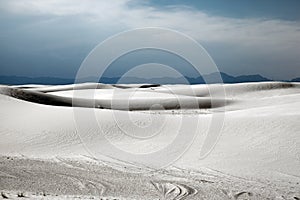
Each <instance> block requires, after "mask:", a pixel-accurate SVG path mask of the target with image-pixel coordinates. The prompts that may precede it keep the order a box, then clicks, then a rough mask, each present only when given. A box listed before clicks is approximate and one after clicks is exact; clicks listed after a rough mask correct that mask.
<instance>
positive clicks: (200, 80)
mask: <svg viewBox="0 0 300 200" xmlns="http://www.w3.org/2000/svg"><path fill="white" fill-rule="evenodd" d="M220 75H221V78H222V79H223V83H243V82H262V81H272V80H270V79H268V78H265V77H263V76H261V75H259V74H256V75H243V76H231V75H228V74H226V73H223V72H221V73H220ZM91 80H95V78H85V79H81V80H79V82H89V81H91ZM218 80H219V79H218V73H212V74H207V75H204V76H203V77H197V78H191V77H180V78H174V77H162V78H150V79H146V78H137V77H121V78H120V77H113V78H109V77H102V78H101V79H100V80H99V82H101V83H107V84H115V83H118V82H119V83H150V84H187V83H189V84H204V83H206V82H208V83H219V82H220V81H218ZM286 81H287V82H290V81H292V82H300V78H295V79H292V80H286ZM72 83H74V79H67V78H53V77H36V78H31V77H25V76H0V84H7V85H21V84H44V85H60V84H72Z"/></svg>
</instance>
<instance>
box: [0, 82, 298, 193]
mask: <svg viewBox="0 0 300 200" xmlns="http://www.w3.org/2000/svg"><path fill="white" fill-rule="evenodd" d="M122 86H123V87H124V85H122ZM22 87H26V86H22ZM125 87H126V85H125ZM138 87H140V85H130V86H128V88H126V89H122V88H120V87H116V86H113V85H104V84H97V85H95V84H83V85H76V86H75V89H76V93H75V95H76V97H77V98H78V99H79V100H80V102H79V104H78V105H79V106H80V107H81V108H76V109H77V110H78V109H79V110H80V112H79V113H81V112H82V113H85V112H86V111H92V112H93V113H95V117H96V119H97V120H98V122H99V123H100V127H101V128H102V130H103V133H102V134H106V137H107V139H108V140H109V142H110V143H111V144H114V145H117V147H118V148H119V149H121V150H123V151H126V152H130V153H136V154H140V153H149V152H155V151H158V150H161V149H163V148H164V147H165V146H166V145H168V144H171V143H172V141H173V140H174V139H175V138H176V134H174V133H176V131H177V130H178V128H179V127H180V120H181V117H182V115H185V116H188V117H189V119H190V120H191V121H193V120H198V119H199V120H200V124H199V127H198V129H197V132H198V134H197V137H196V139H195V141H194V142H193V144H192V146H191V148H190V149H189V150H188V151H187V152H185V154H184V155H183V156H182V157H181V158H180V159H179V160H177V161H176V162H175V163H172V167H169V168H168V170H167V171H164V170H162V171H161V170H160V172H159V173H158V174H156V175H155V176H154V177H155V178H154V179H156V180H159V181H158V182H159V183H161V182H164V181H163V180H164V179H165V176H166V174H171V175H168V177H167V183H165V182H164V184H163V186H159V185H157V184H152V183H151V181H152V180H153V178H147V177H148V176H147V175H145V176H143V178H144V181H148V184H146V185H144V186H136V184H134V183H136V182H137V181H140V180H139V178H137V177H135V176H134V175H132V174H130V173H126V172H119V173H120V175H119V176H118V177H115V178H118V180H120V184H119V185H118V184H117V183H115V187H121V182H122V184H123V183H125V184H128V185H127V186H128V188H127V190H136V191H137V190H138V191H139V192H136V193H134V192H133V193H132V194H136V195H135V196H130V195H129V194H127V193H126V192H125V190H124V191H123V190H120V189H118V191H119V192H116V191H114V192H113V191H111V192H107V193H105V196H107V197H108V196H111V197H112V198H113V197H118V198H119V199H122V198H124V199H126V198H129V199H131V198H133V199H149V198H150V199H155V197H156V196H155V195H154V193H153V192H154V191H156V192H158V194H159V193H160V192H159V191H160V188H161V187H163V188H168V187H170V188H171V189H170V190H171V191H173V190H172V188H175V189H174V191H173V192H171V196H170V197H168V198H169V199H172V198H173V199H174V198H175V197H174V196H173V197H172V194H173V193H174V192H175V191H176V190H189V189H187V188H185V189H184V188H181V189H180V187H181V186H179V185H178V184H180V183H182V184H183V185H185V186H193V187H192V188H193V189H195V190H197V194H193V192H192V191H188V192H187V195H188V196H189V195H190V196H189V197H188V198H187V199H199V198H200V196H202V197H203V198H204V197H206V198H204V199H210V198H213V197H214V198H215V199H226V198H228V199H234V198H236V199H237V198H250V197H252V198H254V199H255V198H256V199H265V198H270V199H275V198H278V199H293V198H294V199H296V198H297V197H299V196H300V185H299V182H300V167H299V166H300V148H299V147H300V123H299V121H300V84H297V83H280V82H266V83H243V84H226V85H224V88H225V91H226V101H224V102H222V100H220V102H218V104H217V105H216V106H212V105H211V104H210V96H209V91H208V89H207V86H205V85H194V86H192V89H191V87H189V86H184V85H173V86H172V85H168V86H165V87H150V88H138ZM212 87H215V88H216V90H214V92H215V93H218V85H215V86H212ZM10 88H13V89H7V87H6V86H2V87H1V88H0V91H1V92H0V93H3V94H4V95H0V106H1V108H0V117H1V125H0V154H1V155H3V156H8V155H10V156H12V155H13V156H18V157H20V156H23V160H22V162H25V163H26V165H25V166H24V163H23V164H21V166H22V167H23V168H24V169H25V170H28V169H29V170H30V167H28V166H27V164H28V163H29V164H28V165H30V164H32V163H35V162H36V161H34V160H32V159H43V160H46V161H45V162H54V163H56V162H58V163H62V162H61V161H60V160H57V158H63V159H71V160H74V162H75V161H78V160H82V162H87V161H86V160H89V159H87V156H90V153H93V154H94V155H97V156H98V157H100V158H101V160H102V161H103V162H110V163H111V162H112V163H115V164H114V165H113V166H114V167H116V169H114V170H119V169H121V168H123V166H124V165H123V164H124V163H123V164H121V163H122V162H126V161H127V160H126V158H124V160H120V159H119V158H118V160H114V158H108V157H107V156H105V155H103V156H101V152H99V151H98V149H97V147H99V145H104V141H102V140H101V138H102V136H101V135H99V131H98V130H97V128H96V127H94V126H93V125H91V126H87V128H86V129H84V131H83V130H82V129H78V127H77V126H76V122H75V120H74V112H73V111H74V110H73V108H72V107H69V104H70V103H72V97H73V91H72V89H73V88H74V86H73V85H72V86H44V87H43V86H40V85H39V86H37V87H34V86H30V88H28V89H22V88H21V87H10ZM16 88H19V90H18V91H17V92H15V89H16ZM93 88H97V90H96V92H95V95H94V91H93V90H92V89H93ZM12 90H13V91H14V93H13V94H14V95H13V96H14V97H17V98H18V97H20V99H25V100H27V101H24V100H20V99H17V98H12V97H9V95H10V94H11V91H12ZM24 90H26V91H25V93H24V92H23V91H24ZM8 91H10V92H8ZM32 92H33V93H32ZM40 94H42V95H40ZM40 96H41V97H42V98H43V99H44V100H43V104H38V103H33V102H30V101H29V100H32V99H33V101H34V102H36V99H39V98H40ZM33 97H34V98H33ZM112 97H113V98H114V99H115V101H114V105H115V106H111V105H110V100H111V99H112ZM128 97H130V98H129V104H130V106H131V107H130V110H137V111H121V110H126V109H125V108H126V106H127V102H126V103H124V101H125V100H126V101H127V99H128ZM90 98H96V103H97V105H100V106H99V107H103V108H109V109H93V108H88V107H91V102H94V101H91V102H89V100H90ZM49 99H52V100H53V99H54V101H52V100H51V101H48V100H49ZM178 100H179V101H178ZM38 101H39V100H38ZM48 102H50V104H51V103H52V102H55V103H56V105H57V106H53V105H45V104H47V103H48ZM61 102H63V104H61V105H60V103H61ZM87 102H88V103H87ZM179 102H183V104H184V108H185V109H182V108H181V109H180V106H179ZM64 103H65V104H64ZM194 103H195V104H194ZM223 103H224V104H223ZM153 104H161V105H163V106H165V109H169V110H162V109H161V107H159V106H158V107H157V106H156V107H154V110H152V111H150V112H148V111H146V110H148V109H149V108H151V106H152V105H153ZM196 104H197V106H199V107H200V109H195V107H194V105H196ZM190 105H192V106H190ZM111 108H113V109H115V110H112V109H111ZM152 108H153V107H152ZM223 109H225V110H226V112H225V120H224V126H223V129H222V131H221V134H220V137H219V139H218V142H217V144H216V146H215V148H214V149H213V150H212V151H211V153H210V154H209V155H208V156H207V157H205V158H204V159H200V158H199V156H200V153H199V151H200V149H201V146H202V143H203V139H204V138H205V133H206V131H207V129H208V126H209V123H210V121H211V119H212V115H213V114H215V113H219V112H223ZM76 112H77V111H76ZM116 116H117V120H118V122H119V124H118V126H116V123H115V119H116ZM129 119H130V120H129ZM132 122H134V124H137V125H139V126H140V127H141V128H140V129H139V128H135V127H134V126H132ZM151 122H152V124H151ZM87 124H88V122H87ZM149 124H150V125H149ZM162 124H164V126H162ZM148 125H149V127H147V126H148ZM191 126H192V125H191ZM143 127H144V128H143ZM157 127H159V128H160V129H159V130H158V129H157ZM193 128H194V127H191V129H193ZM78 131H79V132H78ZM124 131H125V132H126V133H129V134H130V136H128V135H126V134H124V133H123V132H124ZM156 131H159V132H160V134H159V136H157V137H154V138H151V139H150V140H147V141H141V140H139V139H137V138H132V137H131V136H134V137H147V136H149V135H151V134H152V132H156ZM184 134H186V135H188V134H191V133H189V132H188V131H187V132H186V133H184ZM79 136H81V137H82V136H84V137H83V141H84V142H85V145H83V144H82V141H81V140H80V138H79ZM86 143H88V144H86ZM86 147H89V149H88V150H87V149H86ZM175 149H176V148H175ZM172 153H174V152H170V153H169V156H172ZM175 153H176V152H175ZM24 158H26V159H25V161H24ZM2 160H5V157H3V159H2ZM14 160H17V161H12V162H14V164H13V165H18V164H20V162H21V161H19V160H18V159H14ZM47 160H48V161H47ZM78 162H79V161H78ZM2 163H5V164H1V169H3V170H1V172H3V173H6V174H10V175H13V176H17V177H18V176H21V175H20V174H22V173H16V171H15V170H13V171H9V170H8V168H7V165H8V164H7V163H6V162H2ZM58 165H60V164H58ZM5 166H6V167H5ZM71 166H73V165H71ZM88 166H89V165H88V164H86V163H85V164H84V168H88ZM126 166H127V165H126ZM22 167H21V168H22ZM64 167H65V168H66V169H65V168H59V170H66V171H68V170H67V169H68V167H66V166H64ZM114 167H113V168H114ZM127 167H128V166H127ZM147 167H152V166H145V168H144V169H140V171H142V172H145V170H146V169H147ZM99 168H100V169H99V170H100V171H101V170H103V168H101V166H99ZM173 168H175V169H177V170H178V169H180V173H179V172H177V171H176V173H175V172H174V171H172V170H171V169H173ZM133 169H134V171H138V168H133ZM47 170H48V171H50V172H53V173H57V170H58V169H56V168H53V169H52V168H51V169H47ZM37 171H38V170H37ZM112 172H114V171H112ZM72 173H74V174H76V173H77V172H76V171H74V172H72ZM88 173H89V172H82V171H81V172H80V175H78V176H79V178H82V177H85V176H86V174H88ZM99 173H101V172H99ZM114 173H116V172H114ZM174 173H175V175H174ZM193 174H195V177H196V178H195V177H194V176H193ZM200 174H204V175H203V176H205V177H207V176H209V177H210V176H212V177H214V178H213V182H214V183H213V184H212V185H209V183H206V184H204V185H203V184H200V182H199V180H200V178H199V177H198V176H200ZM209 174H211V175H209ZM23 176H24V174H23ZM178 176H180V177H182V178H183V179H184V181H182V178H178ZM3 177H6V178H3V179H2V178H1V180H0V189H1V188H4V189H5V191H6V193H12V194H14V190H16V188H17V187H16V186H15V185H14V182H9V183H8V182H7V180H6V179H7V175H5V176H3ZM176 177H177V178H176ZM198 178H199V179H198ZM202 178H203V177H202ZM54 179H55V181H56V182H57V181H60V180H59V178H57V177H56V178H54ZM100 179H101V177H100ZM106 179H109V176H107V177H106ZM126 180H127V181H126ZM171 180H173V181H171ZM174 181H175V182H174ZM195 181H196V182H197V184H196V182H195ZM47 183H48V182H47ZM172 183H173V186H172ZM1 184H3V185H1ZM4 184H5V186H4ZM26 184H27V185H28V183H26V182H24V185H26ZM49 184H51V181H50V182H49ZM168 184H169V185H168ZM170 184H171V185H170ZM24 185H23V186H19V187H20V188H24V191H29V190H30V191H31V192H39V191H36V190H37V189H38V187H37V186H32V188H31V189H30V187H25V186H24ZM46 185H47V184H46ZM174 185H175V186H174ZM260 187H264V189H262V190H259V188H260ZM44 188H45V190H47V189H48V190H49V192H50V194H49V195H50V196H51V195H52V196H51V198H52V197H53V198H54V195H55V192H54V190H53V189H51V187H50V186H49V187H47V186H45V187H44ZM147 188H149V191H148V192H147ZM150 188H151V189H150ZM155 188H156V189H155ZM176 188H177V189H176ZM33 190H34V191H33ZM223 190H224V191H223ZM66 191H67V192H57V194H59V195H67V194H68V195H77V193H74V192H72V190H68V189H66ZM17 192H18V191H17ZM239 192H245V193H241V194H240V195H237V194H239ZM247 192H249V194H248V193H247ZM203 193H205V195H204V194H203ZM250 193H251V195H250ZM181 194H182V193H181ZM200 194H201V195H200ZM30 195H32V194H31V193H30ZM78 195H92V196H95V194H94V193H92V192H89V191H86V190H84V189H82V192H79V193H78ZM139 195H144V197H145V198H143V197H141V196H139ZM147 195H148V196H147ZM173 195H175V193H174V194H173ZM197 195H200V196H197ZM209 195H212V196H209ZM214 195H215V196H214ZM222 195H223V196H222ZM234 195H237V196H234ZM73 197H74V196H73ZM146 197H147V198H146ZM295 197H296V198H295ZM62 198H63V196H62ZM64 198H65V197H64ZM82 198H85V197H82ZM86 198H87V197H86ZM157 198H159V196H158V197H157ZM168 198H167V199H168ZM183 198H185V196H180V195H179V197H178V198H177V199H183Z"/></svg>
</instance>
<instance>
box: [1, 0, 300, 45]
mask: <svg viewBox="0 0 300 200" xmlns="http://www.w3.org/2000/svg"><path fill="white" fill-rule="evenodd" d="M129 3H130V4H136V5H135V6H128V4H129ZM0 6H1V7H2V9H6V10H9V11H10V12H13V13H15V14H26V15H54V16H74V15H79V16H82V17H85V18H86V19H87V20H90V21H93V22H97V21H98V22H99V23H105V24H112V25H115V26H118V25H119V24H122V25H125V26H127V27H128V28H137V27H145V26H158V27H167V28H173V29H176V30H178V31H182V32H184V33H186V34H188V35H190V36H192V37H194V38H195V39H198V40H201V41H213V42H226V43H231V42H236V43H239V44H244V45H257V44H262V43H264V45H280V46H282V45H284V46H286V45H293V44H294V43H295V42H297V43H299V41H300V34H299V33H300V30H299V25H300V24H299V23H298V22H290V21H283V20H264V19H236V18H226V17H220V16H210V15H207V14H206V13H204V12H202V11H199V10H195V9H192V8H189V7H183V6H172V7H167V8H164V9H159V8H154V7H151V6H144V5H141V4H138V1H131V0H118V1H104V0H103V1H98V0H85V1H82V0H43V1H40V0H10V1H1V5H0Z"/></svg>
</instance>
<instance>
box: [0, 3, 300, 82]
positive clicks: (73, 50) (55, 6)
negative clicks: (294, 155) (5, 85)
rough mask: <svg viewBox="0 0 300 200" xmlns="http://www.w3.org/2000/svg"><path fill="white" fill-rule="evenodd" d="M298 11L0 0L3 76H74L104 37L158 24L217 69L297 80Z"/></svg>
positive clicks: (292, 6) (260, 6)
mask: <svg viewBox="0 0 300 200" xmlns="http://www.w3.org/2000/svg"><path fill="white" fill-rule="evenodd" d="M299 9H300V2H299V1H297V0H289V1H286V0H277V1H271V0H249V1H233V0H228V1H222V0H218V1H205V0H200V1H192V0H186V1H179V0H173V1H163V0H160V1H159V0H152V1H137V0H133V1H132V0H120V1H112V2H110V1H96V0H87V1H79V0H61V1H50V0H45V1H37V0H27V1H25V0H11V1H4V0H0V23H1V28H0V44H1V45H0V75H18V76H31V77H35V76H53V77H74V76H75V75H76V72H77V70H78V68H79V67H80V64H81V62H82V61H83V59H84V58H85V57H86V55H87V54H88V53H89V52H90V51H91V50H92V49H93V48H94V47H95V46H96V45H97V44H98V43H99V42H101V41H103V40H105V39H106V38H107V37H109V36H111V35H113V34H117V33H119V32H121V31H125V30H130V29H132V28H141V27H147V26H156V27H165V28H171V29H174V30H177V31H180V32H182V33H184V34H187V35H189V36H191V37H193V38H194V39H195V40H197V41H198V42H199V43H200V44H202V45H203V46H204V47H205V48H206V50H207V51H208V52H209V54H210V55H211V56H212V58H213V59H214V61H215V62H216V64H217V66H218V67H219V69H220V71H223V72H226V73H229V74H232V75H241V74H261V75H263V76H266V77H268V78H272V79H277V80H280V79H291V78H294V77H300V56H299V52H300V14H299V13H300V12H299ZM134 59H141V60H143V58H142V57H141V55H140V57H139V58H137V57H135V58H134ZM166 59H169V58H168V57H166ZM125 60H126V59H125ZM172 60H173V59H171V60H170V61H169V62H168V63H169V65H176V63H174V62H175V61H174V62H173V64H172ZM119 63H120V65H123V64H122V63H121V62H119ZM128 63H129V62H128V60H127V62H126V63H125V61H124V65H125V64H128ZM177 64H178V62H177ZM187 73H190V72H187ZM162 76H163V75H162Z"/></svg>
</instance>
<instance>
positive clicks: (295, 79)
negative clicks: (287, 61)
mask: <svg viewBox="0 0 300 200" xmlns="http://www.w3.org/2000/svg"><path fill="white" fill-rule="evenodd" d="M291 81H292V82H300V77H299V78H294V79H292V80H291Z"/></svg>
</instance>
